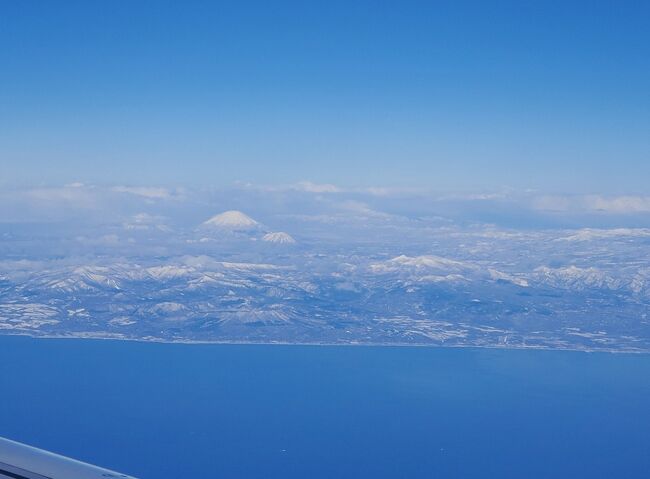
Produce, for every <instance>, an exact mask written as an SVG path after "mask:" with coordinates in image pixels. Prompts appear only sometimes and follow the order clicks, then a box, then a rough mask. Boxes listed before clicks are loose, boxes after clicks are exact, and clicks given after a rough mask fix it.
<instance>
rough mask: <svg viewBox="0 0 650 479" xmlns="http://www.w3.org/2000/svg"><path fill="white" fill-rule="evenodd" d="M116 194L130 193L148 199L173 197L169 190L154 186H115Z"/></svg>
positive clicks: (113, 189)
mask: <svg viewBox="0 0 650 479" xmlns="http://www.w3.org/2000/svg"><path fill="white" fill-rule="evenodd" d="M111 190H112V191H114V192H116V193H128V194H131V195H136V196H142V197H144V198H148V199H167V198H171V197H172V196H173V194H172V192H171V191H170V190H168V189H167V188H160V187H153V186H114V187H113V188H111Z"/></svg>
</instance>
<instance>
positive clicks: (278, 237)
mask: <svg viewBox="0 0 650 479" xmlns="http://www.w3.org/2000/svg"><path fill="white" fill-rule="evenodd" d="M262 241H267V242H269V243H278V244H294V243H295V242H296V240H295V239H293V238H292V237H291V235H290V234H289V233H285V232H283V231H278V232H277V233H267V234H265V235H264V237H263V238H262Z"/></svg>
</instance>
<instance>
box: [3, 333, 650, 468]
mask: <svg viewBox="0 0 650 479" xmlns="http://www.w3.org/2000/svg"><path fill="white" fill-rule="evenodd" d="M0 390H1V391H2V392H1V394H0V401H1V403H0V436H4V437H8V438H12V439H15V440H18V441H22V442H26V443H29V444H32V445H36V446H39V447H42V448H46V449H49V450H53V451H56V452H59V453H63V454H65V455H69V456H73V457H75V458H78V459H81V460H84V461H88V462H92V463H95V464H98V465H102V466H106V467H110V468H113V469H117V470H119V471H122V472H126V473H129V474H133V475H135V476H138V477H140V478H142V479H147V478H150V479H153V478H156V479H161V478H191V477H201V478H265V479H270V478H301V479H303V478H337V479H342V478H366V477H367V478H435V477H445V478H446V477H449V478H478V477H480V478H485V477H494V478H565V477H566V478H583V477H584V478H587V477H588V478H636V477H650V355H622V354H605V353H599V354H594V353H580V352H566V351H516V350H487V349H434V348H416V347H414V348H407V347H334V346H331V347H330V346H262V345H187V344H154V343H136V342H118V341H98V340H80V339H70V340H58V339H57V340H55V339H31V338H25V337H7V336H4V337H0Z"/></svg>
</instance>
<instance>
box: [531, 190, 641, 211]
mask: <svg viewBox="0 0 650 479" xmlns="http://www.w3.org/2000/svg"><path fill="white" fill-rule="evenodd" d="M532 207H533V209H535V210H539V211H549V212H561V213H564V212H567V213H571V212H573V213H606V214H635V213H637V214H638V213H650V196H630V195H628V196H602V195H582V196H561V195H556V196H538V197H535V198H533V200H532Z"/></svg>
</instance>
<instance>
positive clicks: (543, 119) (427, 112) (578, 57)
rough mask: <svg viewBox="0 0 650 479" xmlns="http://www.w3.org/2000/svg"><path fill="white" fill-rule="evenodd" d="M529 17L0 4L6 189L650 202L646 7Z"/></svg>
mask: <svg viewBox="0 0 650 479" xmlns="http://www.w3.org/2000/svg"><path fill="white" fill-rule="evenodd" d="M523 3H527V2H361V1H360V2H335V1H328V2H319V3H316V2H255V1H251V2H229V3H225V2H224V3H220V2H164V1H155V2H154V1H151V2H147V1H140V2H126V1H124V2H111V3H110V9H109V8H108V5H109V4H107V3H105V2H74V1H68V2H49V3H48V2H10V3H5V4H4V5H3V6H2V7H0V8H1V10H2V14H1V15H0V44H2V45H3V48H2V49H0V65H2V69H3V72H2V73H3V74H2V75H0V184H4V185H13V184H23V185H24V184H52V183H66V182H70V181H84V182H94V183H112V184H163V185H173V184H188V185H192V184H197V185H214V186H220V185H228V184H231V183H232V182H234V181H251V182H254V183H267V184H273V183H278V184H287V183H293V182H296V181H300V180H312V181H317V182H327V183H335V184H341V185H348V186H350V185H360V186H370V185H394V186H416V187H426V188H432V189H441V190H473V189H498V188H502V187H504V186H505V187H511V188H518V189H527V188H535V189H540V190H544V191H551V192H552V191H560V192H576V193H586V192H598V193H606V194H627V193H629V194H631V193H648V192H649V188H648V186H647V181H646V179H647V178H648V175H650V92H649V89H648V85H649V84H650V62H648V60H647V59H648V58H650V30H649V29H648V28H647V19H648V18H649V17H650V7H649V6H648V3H647V2H543V4H542V2H539V3H538V4H537V5H523Z"/></svg>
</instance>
